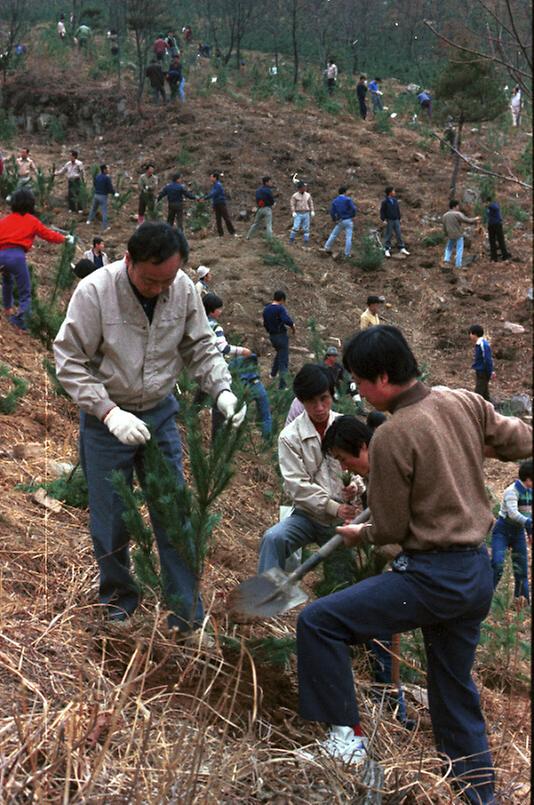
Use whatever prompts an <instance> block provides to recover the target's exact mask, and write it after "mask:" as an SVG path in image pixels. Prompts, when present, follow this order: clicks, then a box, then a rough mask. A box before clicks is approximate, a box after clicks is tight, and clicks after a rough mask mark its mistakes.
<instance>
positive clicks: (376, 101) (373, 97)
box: [371, 92, 384, 112]
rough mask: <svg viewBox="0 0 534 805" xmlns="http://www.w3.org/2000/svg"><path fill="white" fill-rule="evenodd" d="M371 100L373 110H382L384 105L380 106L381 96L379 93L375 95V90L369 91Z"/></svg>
mask: <svg viewBox="0 0 534 805" xmlns="http://www.w3.org/2000/svg"><path fill="white" fill-rule="evenodd" d="M371 101H372V104H373V112H382V111H383V109H384V107H383V106H382V98H381V96H380V95H377V93H376V92H371Z"/></svg>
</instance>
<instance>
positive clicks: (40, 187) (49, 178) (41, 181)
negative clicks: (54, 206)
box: [33, 168, 55, 207]
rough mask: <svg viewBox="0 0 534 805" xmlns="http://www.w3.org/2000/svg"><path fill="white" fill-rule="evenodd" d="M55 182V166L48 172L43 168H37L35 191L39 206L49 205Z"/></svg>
mask: <svg viewBox="0 0 534 805" xmlns="http://www.w3.org/2000/svg"><path fill="white" fill-rule="evenodd" d="M54 184H55V176H54V169H53V168H52V169H51V170H50V171H49V172H48V173H45V172H44V171H43V170H41V168H37V175H36V177H35V185H34V189H33V192H34V194H35V198H36V199H37V203H38V205H39V207H48V205H49V203H50V197H51V195H52V191H53V189H54Z"/></svg>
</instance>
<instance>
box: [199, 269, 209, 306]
mask: <svg viewBox="0 0 534 805" xmlns="http://www.w3.org/2000/svg"><path fill="white" fill-rule="evenodd" d="M197 277H198V282H197V283H196V284H195V288H196V289H197V291H198V293H199V295H200V298H201V299H202V297H203V296H206V294H207V293H209V284H210V282H211V274H210V270H209V268H208V267H207V266H199V267H198V268H197Z"/></svg>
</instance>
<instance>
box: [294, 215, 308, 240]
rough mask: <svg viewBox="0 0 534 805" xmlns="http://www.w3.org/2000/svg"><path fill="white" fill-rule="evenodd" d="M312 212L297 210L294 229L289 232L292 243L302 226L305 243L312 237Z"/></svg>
mask: <svg viewBox="0 0 534 805" xmlns="http://www.w3.org/2000/svg"><path fill="white" fill-rule="evenodd" d="M310 218H311V217H310V213H309V212H297V213H296V215H295V218H294V219H293V229H292V230H291V232H290V234H289V240H290V242H291V243H293V241H294V240H295V238H296V237H297V232H298V231H299V229H300V227H302V231H303V232H304V243H307V242H308V241H309V239H310Z"/></svg>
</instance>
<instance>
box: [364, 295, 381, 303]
mask: <svg viewBox="0 0 534 805" xmlns="http://www.w3.org/2000/svg"><path fill="white" fill-rule="evenodd" d="M383 301H384V297H383V296H377V295H376V294H371V295H370V296H368V297H367V304H368V305H381V304H382V302H383Z"/></svg>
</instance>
